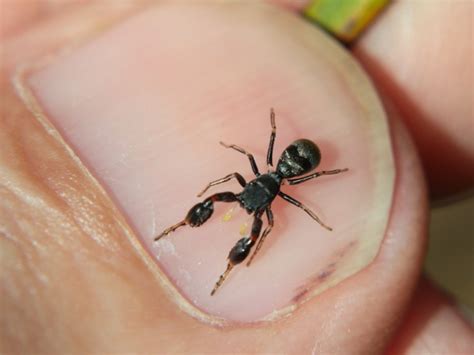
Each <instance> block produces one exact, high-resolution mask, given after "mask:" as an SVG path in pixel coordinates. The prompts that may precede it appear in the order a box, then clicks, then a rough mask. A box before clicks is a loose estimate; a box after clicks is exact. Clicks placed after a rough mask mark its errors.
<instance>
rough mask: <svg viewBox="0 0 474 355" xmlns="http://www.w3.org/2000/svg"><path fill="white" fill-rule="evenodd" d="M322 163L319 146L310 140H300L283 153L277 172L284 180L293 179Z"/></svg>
mask: <svg viewBox="0 0 474 355" xmlns="http://www.w3.org/2000/svg"><path fill="white" fill-rule="evenodd" d="M320 161H321V152H320V151H319V148H318V146H317V145H316V144H314V143H313V142H312V141H310V140H309V139H298V140H296V141H294V142H293V143H291V144H290V145H289V146H288V147H287V148H286V149H285V150H284V151H283V153H282V154H281V157H280V159H279V160H278V165H277V167H276V172H277V173H278V175H280V176H281V177H283V178H284V179H287V178H292V177H296V176H300V175H303V174H306V173H308V172H310V171H311V170H313V169H314V168H316V167H317V166H318V165H319V162H320Z"/></svg>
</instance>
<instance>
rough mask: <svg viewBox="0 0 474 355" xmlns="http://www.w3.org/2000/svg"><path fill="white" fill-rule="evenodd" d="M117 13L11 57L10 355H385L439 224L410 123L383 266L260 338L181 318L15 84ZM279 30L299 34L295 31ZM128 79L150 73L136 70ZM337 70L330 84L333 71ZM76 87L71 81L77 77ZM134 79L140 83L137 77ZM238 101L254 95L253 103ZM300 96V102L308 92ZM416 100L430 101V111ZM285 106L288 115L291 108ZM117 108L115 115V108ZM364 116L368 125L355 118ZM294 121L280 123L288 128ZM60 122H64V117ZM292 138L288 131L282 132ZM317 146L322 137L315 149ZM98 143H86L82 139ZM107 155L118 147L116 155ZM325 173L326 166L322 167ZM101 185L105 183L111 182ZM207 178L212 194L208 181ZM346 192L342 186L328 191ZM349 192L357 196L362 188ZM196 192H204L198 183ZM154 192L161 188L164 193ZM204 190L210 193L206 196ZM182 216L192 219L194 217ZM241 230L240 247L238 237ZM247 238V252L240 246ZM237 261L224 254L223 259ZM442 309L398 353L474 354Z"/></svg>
mask: <svg viewBox="0 0 474 355" xmlns="http://www.w3.org/2000/svg"><path fill="white" fill-rule="evenodd" d="M107 10H108V11H107V16H104V13H101V12H97V8H94V7H92V8H88V7H84V8H83V9H81V10H80V11H77V10H75V11H73V12H72V13H65V14H64V15H63V16H61V17H59V18H56V19H54V20H52V21H49V22H45V23H44V24H43V25H42V26H39V27H38V28H35V30H34V31H30V32H28V33H26V34H25V35H24V36H23V37H20V38H19V39H17V38H16V39H15V40H12V41H10V42H9V43H8V46H6V53H8V55H7V56H6V57H5V63H2V65H4V67H3V68H2V69H3V70H4V72H5V73H7V75H6V76H5V78H3V76H2V81H1V89H2V99H3V100H4V102H5V103H6V104H5V105H2V110H1V114H0V141H1V142H2V149H1V150H0V171H1V174H0V186H1V187H2V189H1V190H0V191H1V193H2V198H1V199H0V208H1V210H0V224H1V226H2V231H1V234H0V236H1V238H0V243H1V245H0V250H1V251H2V252H4V251H5V253H2V258H1V262H2V273H1V283H0V291H1V294H2V297H4V298H3V300H2V302H3V303H2V305H3V306H5V309H7V311H6V312H4V313H3V317H2V320H3V322H4V324H2V333H1V334H0V335H1V339H0V343H2V349H4V350H5V349H6V352H8V353H59V352H65V351H67V352H73V351H75V352H77V351H81V352H87V353H90V352H108V353H111V352H115V353H116V352H148V353H149V352H157V351H159V352H167V353H170V352H209V351H213V352H224V351H229V350H231V351H235V352H263V351H265V352H281V353H298V354H300V353H310V352H311V351H313V352H317V353H341V354H345V353H376V352H381V351H382V349H383V348H384V346H385V344H386V343H387V342H388V340H389V338H390V337H391V334H392V332H393V330H394V329H395V328H396V326H397V325H399V324H400V319H401V316H402V312H403V310H404V307H405V306H406V304H407V301H408V300H409V298H410V293H411V291H412V290H413V288H414V285H415V283H416V281H417V275H418V271H419V269H420V264H421V261H422V256H423V250H424V243H423V241H424V236H425V222H426V201H425V195H424V186H423V180H422V174H421V171H420V169H419V164H418V161H417V159H416V156H415V154H414V150H413V147H412V144H411V142H410V140H409V138H408V136H407V134H406V133H405V132H404V130H403V129H402V127H400V125H399V124H397V122H398V121H399V116H398V115H397V114H396V113H395V111H394V110H392V109H390V110H389V117H392V119H393V121H392V123H393V127H392V128H393V130H392V134H393V138H394V155H395V157H396V164H397V171H398V176H397V180H396V184H395V190H394V191H395V192H394V204H393V207H392V209H391V211H390V223H389V226H388V229H387V231H386V235H385V238H384V240H383V244H382V246H381V248H380V249H377V250H378V251H379V254H378V255H377V258H376V260H375V262H374V263H372V264H371V265H370V266H369V267H367V268H365V269H364V270H363V271H362V272H359V273H357V274H356V275H354V276H352V277H350V278H349V279H346V280H345V281H344V282H342V283H340V284H339V285H338V286H336V287H332V288H331V289H329V290H327V292H324V293H322V294H320V295H319V296H318V297H316V298H313V299H310V300H309V301H308V302H307V303H306V304H305V305H303V306H302V307H301V308H300V310H297V311H296V312H294V313H293V315H292V316H291V317H288V318H285V319H282V320H280V321H278V322H270V323H266V324H265V325H264V326H258V327H256V326H251V327H248V326H236V327H229V328H226V329H225V330H221V329H215V328H212V327H209V326H207V325H205V324H202V323H199V322H196V321H195V320H194V319H192V318H190V317H189V316H188V315H187V314H185V313H183V312H181V311H180V310H179V309H178V308H177V307H176V304H175V303H174V302H172V301H171V300H170V297H169V294H168V293H167V292H166V289H164V288H163V287H162V285H161V284H160V283H159V282H155V278H154V277H153V274H152V273H150V268H151V269H152V271H153V270H154V268H153V265H152V264H149V265H148V267H147V265H146V261H147V257H146V255H145V256H143V255H138V254H137V253H136V250H135V249H134V248H133V247H132V245H131V244H130V241H132V242H133V241H134V240H135V238H134V237H133V236H132V237H131V239H130V241H129V239H127V236H129V237H130V233H129V230H128V228H127V226H126V224H124V223H123V220H122V217H121V215H120V214H119V213H117V211H116V209H115V208H114V206H113V205H112V204H110V201H109V200H108V198H107V196H105V195H103V194H102V193H101V191H100V189H99V188H98V187H97V186H96V185H95V184H94V182H93V181H92V180H91V179H90V177H89V176H88V175H87V173H84V171H83V170H82V169H81V166H80V164H77V162H76V161H75V160H74V159H71V156H70V155H69V154H68V151H67V150H65V149H64V147H63V144H62V142H60V141H57V140H56V138H55V135H54V133H53V134H51V131H49V132H48V131H45V130H44V129H43V127H42V126H40V125H38V123H37V121H36V120H35V118H34V117H33V116H32V115H31V113H30V112H29V111H28V110H27V109H26V108H25V106H24V105H23V103H22V102H21V101H20V99H19V98H18V96H17V94H16V93H15V92H14V91H13V89H12V88H11V82H10V80H9V78H10V77H11V76H12V75H13V71H14V70H15V69H16V68H17V65H18V63H20V64H21V62H22V61H25V60H26V61H32V60H33V61H36V60H37V58H38V55H39V54H43V53H51V52H52V51H54V50H55V49H57V48H58V47H63V46H64V44H67V43H70V42H71V41H72V42H77V37H80V38H84V36H85V37H86V38H87V37H89V36H90V31H92V32H94V31H95V29H97V28H102V26H103V22H104V21H105V23H107V21H111V18H116V17H117V14H119V13H120V12H121V11H122V12H123V9H122V10H119V11H115V8H111V7H110V6H109V7H107ZM98 13H100V18H99V17H97V14H98ZM119 16H120V15H119ZM192 18H193V19H194V17H192ZM444 24H445V22H443V23H442V25H444ZM280 25H283V26H288V23H284V24H280ZM65 28H67V31H65V30H64V29H65ZM292 30H294V26H290V27H288V28H287V33H292ZM382 30H383V28H382ZM397 33H398V32H397ZM296 37H298V36H296ZM280 39H281V38H279V39H278V40H277V41H276V43H278V42H279V41H280ZM448 42H449V43H452V42H450V41H448ZM77 53H78V52H76V53H75V54H77ZM445 54H446V53H445ZM199 55H201V53H200V54H199ZM436 58H439V57H436ZM115 60H116V58H115V59H114V61H115ZM312 60H314V59H312ZM109 64H110V63H109ZM315 67H316V66H315ZM88 69H90V66H89V67H88ZM129 69H130V70H132V71H134V72H136V71H137V70H136V67H132V68H129ZM326 69H328V70H330V66H329V67H327V68H326ZM285 70H288V68H285ZM313 70H316V69H315V68H313ZM70 74H71V73H68V72H66V73H64V75H67V76H66V77H69V76H68V75H70ZM98 74H101V73H100V72H99V73H98ZM122 74H123V73H122ZM137 74H140V72H139V71H138V73H137ZM130 77H131V78H133V76H132V75H130ZM57 81H59V79H58V80H57ZM290 82H291V81H290ZM64 83H65V84H66V85H64ZM98 83H99V84H100V81H98ZM285 85H288V84H287V83H285ZM70 86H71V85H69V82H68V81H66V80H64V82H63V87H62V89H64V90H65V91H67V92H69V91H68V90H70ZM285 87H288V86H285ZM246 89H247V90H248V87H246ZM265 89H266V90H265V93H267V92H273V91H275V90H276V88H275V87H268V88H265ZM278 89H280V90H281V88H278ZM303 91H304V90H303ZM217 93H218V92H217ZM237 93H239V94H241V93H242V90H240V91H237ZM297 93H298V95H299V94H300V91H297ZM59 94H60V93H59ZM214 94H216V92H214ZM135 95H137V93H136V92H132V93H131V96H135ZM288 96H289V97H290V98H291V97H292V94H291V93H288ZM341 97H342V98H344V97H345V98H346V99H347V95H346V96H344V95H342V96H337V97H334V98H331V99H333V100H335V102H334V105H332V106H331V105H328V106H329V108H330V111H328V112H324V114H328V115H332V114H333V111H334V107H337V106H338V105H340V104H341V100H340V98H341ZM255 98H256V97H252V98H251V99H249V101H246V104H247V105H248V103H249V102H251V103H253V102H258V100H255ZM270 98H272V97H270ZM286 99H288V98H286V97H285V100H286ZM414 99H415V100H417V97H414ZM279 101H280V102H281V101H282V98H281V97H280V98H279ZM107 102H111V101H110V100H106V99H105V97H104V103H103V104H104V105H105V104H106V103H107ZM112 103H113V104H116V102H115V101H113V102H112ZM98 104H99V103H98ZM120 104H121V105H123V103H120ZM212 104H213V105H215V104H216V103H215V102H213V103H212ZM219 104H221V103H220V102H219ZM265 104H266V103H265ZM344 104H347V103H346V102H344ZM262 106H265V105H262ZM206 107H209V105H208V106H206ZM226 107H227V108H229V109H232V110H236V109H235V108H233V107H229V106H226V103H222V111H223V112H222V114H225V115H228V117H231V118H234V116H231V114H230V113H229V110H228V109H226ZM452 107H459V105H453V106H452ZM310 108H311V109H312V111H313V107H312V106H311V107H310ZM267 109H268V108H267V107H259V106H257V105H255V111H263V113H262V115H256V114H255V111H254V110H253V109H250V108H249V109H248V112H250V114H252V115H255V116H252V117H255V121H257V120H260V119H263V117H260V116H265V120H264V121H266V119H267V116H266V111H267ZM287 109H288V111H287V114H291V115H292V116H291V121H292V120H293V119H295V118H294V117H293V113H299V112H298V109H299V107H298V108H295V107H292V106H289V107H287ZM316 109H317V108H316ZM232 110H231V111H232ZM72 111H74V107H72ZM312 111H311V112H312ZM303 115H304V112H303V113H301V115H300V114H298V115H296V114H295V116H296V117H297V118H299V117H300V116H303ZM354 115H355V116H357V115H356V113H354ZM281 116H283V113H282V115H281ZM322 116H324V115H322ZM239 118H240V117H239ZM283 118H284V117H280V116H279V119H280V120H281V119H283ZM311 118H313V117H312V116H311ZM56 119H58V120H61V118H59V117H56ZM318 119H319V118H318ZM98 122H100V118H99V119H97V120H95V121H94V122H92V123H91V124H92V125H97V124H98ZM278 122H279V121H277V123H278ZM286 122H288V121H286ZM284 124H285V122H283V123H280V124H279V127H281V126H282V125H283V126H284ZM331 124H333V123H331ZM129 128H130V126H129ZM239 128H240V127H239ZM318 128H319V129H320V128H321V126H319V127H318ZM103 129H104V130H106V131H104V132H105V133H104V135H103V137H104V138H103V140H104V141H105V140H106V139H112V138H113V137H114V132H115V131H113V130H111V129H110V128H107V127H105V128H103ZM267 130H268V128H267V127H263V126H262V127H261V128H259V130H258V132H259V134H260V135H261V136H262V138H258V139H255V140H249V144H250V145H254V147H255V149H256V154H258V155H259V156H260V157H263V155H264V153H265V145H261V143H262V142H265V141H266V139H267V137H265V136H267V135H268V131H267ZM130 132H132V130H131V129H130ZM247 133H249V132H243V134H242V135H241V136H244V137H246V136H247ZM250 133H253V132H250ZM235 136H237V135H235ZM318 136H319V134H317V133H315V138H318ZM233 137H234V135H232V137H231V138H233ZM87 138H88V137H85V136H82V139H87ZM221 138H222V139H223V138H224V137H221ZM280 139H281V140H280ZM143 142H145V139H143ZM277 142H278V144H280V146H279V147H280V150H281V149H282V148H283V147H284V146H285V143H287V142H285V141H283V138H282V136H281V133H280V135H279V136H278V138H277ZM236 143H237V142H236ZM326 143H327V142H326ZM208 144H209V147H210V148H209V149H210V150H212V154H215V153H216V152H218V151H219V149H223V148H220V147H219V146H217V145H214V144H212V143H211V142H209V143H208ZM104 146H105V147H107V144H104ZM150 147H151V148H150V150H149V151H148V155H147V156H151V155H153V154H155V153H156V152H155V151H154V150H153V148H154V146H152V145H150ZM193 149H196V146H193ZM206 149H207V145H206ZM78 152H79V153H80V151H79V150H78ZM94 153H96V152H94ZM333 153H334V152H333ZM333 153H330V152H328V155H325V157H327V159H341V158H342V157H343V155H340V156H339V158H338V155H334V154H333ZM110 154H111V155H110V157H109V159H112V160H115V161H117V160H118V159H117V158H116V155H117V154H116V152H115V151H110ZM221 154H222V156H223V157H225V158H227V159H234V158H235V163H232V164H233V165H232V166H231V167H234V166H236V165H238V166H242V167H243V169H242V171H244V169H248V168H246V166H247V165H246V162H245V159H244V161H242V157H238V155H237V156H234V157H232V156H233V155H234V154H238V153H234V152H226V151H223V152H222V153H221ZM323 154H324V153H323ZM211 157H214V155H211ZM83 158H85V157H83ZM140 158H142V157H140ZM149 159H150V158H149ZM261 160H262V159H261ZM220 162H226V160H221V161H220ZM226 163H227V162H226ZM206 164H207V168H209V169H211V168H212V166H213V165H215V160H209V161H208V162H207V163H206ZM234 164H236V165H234ZM323 164H326V162H325V161H323ZM328 164H329V162H328ZM331 164H332V163H331ZM147 169H150V167H147ZM209 169H203V173H205V174H207V172H208V170H209ZM132 171H133V170H132ZM191 171H192V172H196V171H199V170H198V169H193V170H191ZM246 171H247V172H248V171H249V170H246ZM134 172H135V171H134ZM96 176H99V177H100V175H99V174H96ZM214 177H215V176H213V178H214ZM122 178H123V183H124V185H126V184H127V183H133V181H136V180H133V175H131V174H130V170H129V171H128V173H127V174H124V175H123V176H122ZM196 178H197V177H196ZM199 178H202V179H203V181H204V182H207V179H208V178H209V177H208V176H207V175H206V176H202V177H199ZM333 178H336V177H328V179H331V180H332V179H333ZM321 179H322V178H321ZM321 179H319V181H317V182H316V181H315V182H312V183H309V186H304V190H303V186H301V188H302V189H300V187H297V188H295V189H294V191H295V193H296V191H298V193H301V195H299V196H298V197H301V199H304V200H305V202H306V194H305V192H307V191H308V190H307V188H308V187H310V188H312V189H311V190H310V191H313V189H317V190H318V192H319V190H320V189H319V188H320V187H321V188H322V187H323V186H324V187H326V186H331V185H332V184H333V182H332V181H330V180H327V182H323V181H322V180H321ZM337 179H339V177H337ZM341 179H342V177H341ZM347 179H349V182H347V183H350V179H351V177H348V178H347ZM190 180H191V181H193V180H194V177H193V178H192V179H190ZM173 183H175V180H173ZM154 184H156V185H157V186H161V184H160V181H159V180H158V182H154ZM336 185H337V183H336ZM173 186H174V185H173ZM231 186H232V187H233V188H234V187H236V186H235V185H231ZM179 187H180V188H181V185H179ZM201 187H202V186H197V189H198V190H199V189H200V188H201ZM196 192H197V191H195V190H193V191H192V194H191V195H188V194H186V198H193V197H192V196H193V195H194V193H196ZM344 198H345V196H343V199H342V201H343V202H342V203H344V201H345V200H344ZM193 199H194V198H193ZM194 200H195V201H196V199H194ZM308 200H310V201H308V202H312V203H314V206H313V204H311V207H318V208H319V207H320V208H321V211H319V210H318V212H319V213H321V217H325V220H326V221H327V222H328V223H331V225H332V226H333V227H335V228H336V227H337V226H335V225H334V224H333V220H332V216H331V215H329V214H328V213H327V212H326V206H325V205H322V204H321V205H319V199H317V200H313V199H310V198H308ZM308 204H309V203H308ZM182 207H183V208H185V209H186V208H187V207H189V206H187V205H186V204H185V202H184V201H183V206H182ZM292 210H293V206H284V205H280V206H279V207H278V211H279V213H278V214H276V216H277V218H278V216H281V217H280V219H281V218H282V217H284V216H287V214H288V213H290V212H291V211H292ZM221 211H224V209H221ZM177 212H181V207H179V211H177ZM170 215H171V213H170ZM170 217H171V216H170ZM308 221H309V222H310V223H308ZM209 223H212V222H209ZM215 223H218V224H220V225H222V226H223V227H222V228H223V229H227V228H231V227H229V226H228V225H227V224H224V223H222V222H220V221H219V219H217V220H216V222H215ZM305 225H306V226H307V227H308V228H312V229H311V230H312V231H313V230H316V231H319V230H320V229H319V227H318V226H317V225H315V224H314V222H312V221H311V220H310V219H309V217H307V218H306V219H305ZM284 227H285V228H295V225H294V224H293V223H292V224H290V225H289V226H284ZM203 228H204V227H203ZM313 228H314V229H313ZM232 230H233V231H234V233H237V231H236V230H235V228H232ZM190 231H191V232H194V231H196V230H190ZM184 234H185V232H183V233H180V235H184ZM176 236H178V234H176ZM235 237H236V238H238V236H237V235H236V236H235ZM291 237H292V235H291V236H289V237H287V238H285V239H292V238H291ZM277 238H280V237H279V236H277ZM274 239H276V238H274ZM293 239H294V238H293ZM272 242H273V243H277V242H275V241H272V240H269V241H268V243H269V244H268V246H266V247H264V249H266V250H262V254H261V257H262V259H261V260H263V259H264V258H267V259H270V261H269V262H271V261H272V260H273V258H271V257H269V256H268V255H270V254H271V252H272V250H273V245H270V243H272ZM226 252H227V250H222V251H220V253H221V254H225V253H226ZM300 252H301V251H300ZM259 259H260V258H257V259H256V261H255V265H254V266H256V265H257V263H260V262H261V261H260V260H259ZM262 262H263V261H262ZM254 266H252V268H253V267H254ZM232 282H233V280H232ZM226 286H227V285H226ZM421 289H423V287H422V288H421ZM223 290H224V288H223ZM433 296H436V292H435V291H434V290H433V289H432V288H428V292H421V293H419V294H418V296H417V297H416V298H415V300H414V302H413V304H412V306H411V308H410V311H411V314H412V318H408V319H407V320H406V322H408V324H407V323H403V324H402V325H403V327H402V328H401V331H400V333H399V336H398V337H397V338H395V339H394V343H393V344H392V345H393V346H392V350H393V351H394V353H396V354H399V353H410V351H411V352H412V353H415V354H418V353H430V352H431V351H436V350H439V349H444V350H446V351H445V352H446V353H467V352H468V351H469V350H468V349H470V348H471V349H472V346H473V344H472V330H471V329H470V327H469V326H468V325H466V324H465V323H463V322H462V320H460V318H459V317H458V315H457V314H456V312H455V311H454V310H453V307H451V306H449V305H448V304H447V301H446V299H445V298H444V297H439V296H437V299H436V301H435V303H437V304H438V305H439V306H436V307H433V306H432V304H433V303H432V300H433ZM216 297H217V295H216ZM171 298H173V297H171ZM251 301H252V300H249V302H248V303H251ZM428 304H429V305H430V306H429V307H428V306H427V305H428ZM414 324H415V326H414ZM18 329H21V331H18Z"/></svg>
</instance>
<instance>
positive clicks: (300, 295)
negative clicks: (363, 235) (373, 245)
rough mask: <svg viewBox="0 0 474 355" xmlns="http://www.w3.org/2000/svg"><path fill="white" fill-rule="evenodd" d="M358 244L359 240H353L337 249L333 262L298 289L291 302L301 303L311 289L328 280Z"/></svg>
mask: <svg viewBox="0 0 474 355" xmlns="http://www.w3.org/2000/svg"><path fill="white" fill-rule="evenodd" d="M356 244H357V241H355V240H353V241H351V242H350V243H349V244H347V245H346V246H344V247H343V248H341V249H340V250H338V251H336V252H335V253H334V256H333V257H332V260H333V261H332V262H331V263H329V264H328V265H327V266H326V267H325V268H323V269H322V271H320V272H318V273H317V274H316V275H314V276H311V277H310V278H309V280H308V282H307V283H306V284H305V285H304V286H300V287H298V288H297V289H296V291H297V293H296V295H295V296H294V297H293V298H292V300H291V302H292V303H300V302H301V301H303V300H304V298H305V296H306V295H307V294H308V293H310V291H312V290H314V289H315V288H316V287H317V286H319V285H320V284H321V283H323V282H324V281H326V280H327V279H328V278H329V277H330V276H331V275H332V274H333V273H334V271H336V268H337V265H338V263H339V261H340V260H341V259H342V258H343V257H344V256H345V255H347V253H348V252H349V251H350V250H352V249H353V248H354V246H355V245H356Z"/></svg>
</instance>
